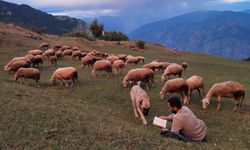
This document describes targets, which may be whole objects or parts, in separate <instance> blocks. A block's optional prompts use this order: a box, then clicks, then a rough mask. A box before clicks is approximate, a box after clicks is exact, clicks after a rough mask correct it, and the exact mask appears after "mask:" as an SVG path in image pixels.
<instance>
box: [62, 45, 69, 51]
mask: <svg viewBox="0 0 250 150" xmlns="http://www.w3.org/2000/svg"><path fill="white" fill-rule="evenodd" d="M70 48H71V47H70V46H68V45H63V46H62V47H61V48H60V49H59V51H61V52H63V51H64V50H66V49H70Z"/></svg>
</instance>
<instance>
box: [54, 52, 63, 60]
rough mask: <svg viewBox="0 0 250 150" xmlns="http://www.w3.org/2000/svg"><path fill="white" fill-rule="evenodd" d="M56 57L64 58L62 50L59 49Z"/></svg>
mask: <svg viewBox="0 0 250 150" xmlns="http://www.w3.org/2000/svg"><path fill="white" fill-rule="evenodd" d="M55 55H56V57H57V58H58V59H59V58H62V51H57V52H56V53H55Z"/></svg>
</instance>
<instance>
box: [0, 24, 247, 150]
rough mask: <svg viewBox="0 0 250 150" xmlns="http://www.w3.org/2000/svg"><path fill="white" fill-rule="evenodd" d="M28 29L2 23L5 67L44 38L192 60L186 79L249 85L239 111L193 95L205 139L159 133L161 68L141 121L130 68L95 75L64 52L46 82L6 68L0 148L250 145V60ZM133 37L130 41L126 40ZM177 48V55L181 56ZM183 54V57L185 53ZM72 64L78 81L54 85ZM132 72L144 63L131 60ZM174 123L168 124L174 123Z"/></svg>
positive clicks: (47, 70)
mask: <svg viewBox="0 0 250 150" xmlns="http://www.w3.org/2000/svg"><path fill="white" fill-rule="evenodd" d="M26 34H35V33H33V32H31V31H28V30H26V29H23V28H20V27H16V26H13V25H8V24H3V23H0V60H1V61H0V66H1V68H3V67H4V65H6V64H7V63H8V61H9V60H11V59H12V58H13V57H16V56H24V55H26V54H27V52H28V50H30V49H36V48H37V47H38V45H39V44H40V43H42V42H47V43H49V44H50V45H54V44H64V45H71V46H78V47H79V48H80V49H81V50H83V49H84V50H86V49H87V50H92V49H97V50H101V51H103V52H107V53H113V54H120V53H124V54H131V55H135V56H138V55H140V56H144V57H145V63H149V62H151V61H152V60H156V59H158V60H160V61H168V62H176V63H181V62H183V61H186V62H187V63H188V68H187V70H186V71H185V72H184V73H183V76H182V77H183V78H188V77H190V76H191V75H194V74H197V75H200V76H202V77H203V78H204V80H205V90H206V91H208V89H209V88H210V87H211V86H212V85H213V84H214V83H215V82H221V81H225V80H234V81H238V82H240V83H242V84H243V85H244V86H245V88H246V93H247V94H246V97H245V100H244V102H243V105H242V108H241V113H233V112H232V109H233V105H234V102H233V100H232V99H225V98H222V99H221V110H220V111H216V105H217V101H216V99H215V98H212V100H211V102H210V105H209V108H208V110H202V108H201V102H200V100H201V98H199V95H198V93H197V92H194V93H193V94H192V98H191V102H190V104H189V105H188V107H189V108H190V109H191V110H192V111H193V112H194V113H195V114H196V116H197V117H198V118H200V119H202V120H204V122H205V123H206V125H207V127H208V134H207V139H208V143H206V144H191V143H184V142H179V141H176V140H173V139H168V138H164V137H161V135H160V134H159V133H160V131H161V129H159V128H158V127H156V126H154V125H152V120H153V118H154V116H159V115H165V114H169V113H170V112H168V110H167V104H166V101H162V100H161V99H160V96H159V92H160V90H161V88H162V87H163V83H162V82H161V80H160V76H161V72H156V73H155V76H154V78H155V82H154V84H153V86H152V87H151V88H150V89H149V90H148V91H147V93H148V96H149V97H150V100H151V109H150V111H149V115H148V116H147V117H146V119H147V120H148V121H149V124H148V125H147V126H143V125H142V122H141V120H140V119H139V118H135V117H134V113H133V109H132V104H131V100H130V96H129V92H130V89H131V86H129V87H127V88H124V87H123V86H122V84H121V82H122V79H123V77H124V76H125V74H126V73H124V74H121V75H118V76H113V77H111V78H106V77H105V75H103V76H102V77H99V76H97V77H96V78H94V77H93V76H92V74H91V70H90V69H84V70H83V69H82V68H81V67H80V61H78V60H76V59H71V57H67V56H66V57H65V58H63V59H61V60H58V63H57V65H51V64H50V62H48V61H47V60H44V63H43V66H42V67H41V68H39V69H40V70H41V79H40V81H39V84H40V88H35V87H34V82H33V81H29V85H22V84H17V83H15V82H14V81H12V76H13V75H8V74H7V73H6V72H4V71H3V69H0V81H1V82H0V87H1V88H0V93H1V94H0V118H1V119H0V149H249V148H250V137H249V135H250V129H249V127H250V121H249V117H250V116H249V112H250V106H249V104H250V101H249V99H250V95H249V94H248V93H249V92H250V81H249V76H250V72H249V69H250V66H249V62H243V61H233V60H229V59H223V58H218V57H214V56H209V55H201V54H196V53H191V52H179V51H175V53H174V52H173V51H170V49H168V48H164V47H162V46H159V45H157V44H151V43H146V49H145V50H143V51H133V50H130V49H129V48H127V47H126V46H123V45H124V44H126V43H125V42H121V45H117V43H116V42H103V41H93V42H92V41H87V40H84V39H82V38H75V37H74V38H72V37H60V36H50V35H37V34H36V36H40V37H41V38H39V39H40V40H38V39H34V38H30V37H29V36H24V35H26ZM128 43H129V42H128ZM176 53H178V54H179V55H176ZM180 54H181V55H180ZM66 66H73V67H75V68H76V69H77V71H78V82H77V84H76V85H75V86H74V87H72V88H66V87H65V86H60V85H59V84H57V85H56V86H52V85H51V84H50V83H49V80H50V77H51V75H52V74H53V72H54V71H55V70H56V69H57V68H59V67H66ZM126 67H127V69H126V72H127V71H128V70H130V69H132V68H139V67H142V64H137V65H127V66H126ZM168 126H169V124H168Z"/></svg>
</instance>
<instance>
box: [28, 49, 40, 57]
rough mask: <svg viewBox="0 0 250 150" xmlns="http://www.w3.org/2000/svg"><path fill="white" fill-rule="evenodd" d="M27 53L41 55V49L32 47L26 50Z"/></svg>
mask: <svg viewBox="0 0 250 150" xmlns="http://www.w3.org/2000/svg"><path fill="white" fill-rule="evenodd" d="M28 54H31V55H33V56H36V55H42V54H43V51H41V50H39V49H34V50H30V51H29V52H28Z"/></svg>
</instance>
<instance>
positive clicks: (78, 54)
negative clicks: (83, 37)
mask: <svg viewBox="0 0 250 150" xmlns="http://www.w3.org/2000/svg"><path fill="white" fill-rule="evenodd" d="M81 53H82V52H81V51H80V50H76V51H73V52H72V54H71V57H72V59H73V58H75V57H78V59H79V57H80V56H81Z"/></svg>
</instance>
